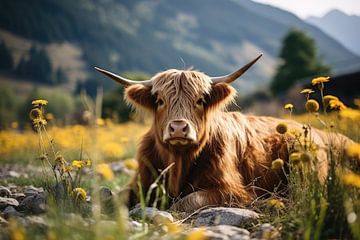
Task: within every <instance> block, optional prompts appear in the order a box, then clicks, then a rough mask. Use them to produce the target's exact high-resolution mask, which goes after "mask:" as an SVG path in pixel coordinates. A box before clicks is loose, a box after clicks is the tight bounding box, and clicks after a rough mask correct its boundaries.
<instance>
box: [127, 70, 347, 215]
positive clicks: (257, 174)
mask: <svg viewBox="0 0 360 240" xmlns="http://www.w3.org/2000/svg"><path fill="white" fill-rule="evenodd" d="M153 80H154V84H153V86H152V87H149V86H142V85H138V84H136V85H132V86H129V87H127V89H126V100H127V101H128V102H130V103H131V104H133V105H134V106H135V107H136V108H139V107H140V108H142V109H146V110H148V111H150V112H152V113H153V115H154V121H153V124H152V126H151V128H150V130H149V131H148V132H147V133H146V134H145V136H144V137H143V139H142V141H141V143H140V147H139V149H138V153H137V159H138V162H139V170H138V176H139V177H140V179H141V183H142V186H143V188H144V190H145V191H147V189H148V188H149V186H150V185H151V183H153V181H154V179H155V176H154V171H155V172H156V173H157V174H159V172H161V171H162V170H163V169H165V168H166V167H167V166H169V165H170V164H172V163H174V165H173V167H171V168H170V170H169V172H168V174H167V181H166V190H167V192H168V194H169V195H170V197H172V198H173V199H175V200H178V199H180V200H178V201H176V202H175V203H174V204H173V205H172V209H174V210H183V211H193V210H195V209H198V208H200V207H202V206H206V205H218V206H220V205H221V206H224V205H232V206H241V205H245V204H247V203H249V202H250V201H251V200H253V199H254V198H255V197H257V196H261V195H263V194H264V193H266V191H272V190H274V187H279V186H280V187H282V186H285V185H286V183H287V182H286V178H285V177H284V175H283V174H282V171H280V172H276V171H273V170H271V169H270V167H271V162H272V161H273V160H275V159H277V158H279V157H280V158H282V159H288V150H287V146H286V142H285V141H284V138H283V136H282V135H280V134H278V133H276V131H275V129H276V126H277V125H278V124H279V123H280V122H285V123H286V124H288V126H289V128H297V129H301V127H302V125H300V124H299V123H297V122H294V121H290V120H280V119H276V118H271V117H256V116H247V115H244V114H242V113H240V112H226V111H224V108H225V107H226V105H227V104H229V103H230V102H231V101H232V100H233V98H234V95H235V90H234V89H233V88H232V87H231V86H230V85H229V84H226V83H217V84H212V82H211V79H210V78H209V77H208V76H206V75H205V74H203V73H200V72H197V71H190V70H189V71H180V70H174V69H171V70H167V71H165V72H162V73H159V74H157V75H155V76H154V77H153ZM174 119H186V121H188V123H189V128H191V129H192V130H193V131H194V132H195V133H196V141H194V142H191V143H190V144H187V145H186V146H174V145H171V144H169V143H167V142H165V141H164V139H163V136H164V132H166V131H167V129H166V128H167V126H168V123H169V122H170V121H172V120H174ZM312 139H313V141H314V142H315V143H316V144H317V145H318V147H319V150H318V155H317V169H318V171H319V177H320V179H324V178H325V177H326V174H327V156H326V151H325V148H326V145H327V143H328V142H327V139H329V138H328V137H327V136H326V135H325V133H322V132H321V131H319V130H315V129H314V130H312ZM336 139H337V140H338V142H337V145H338V146H340V145H341V144H346V143H347V142H348V139H347V138H345V137H343V136H336ZM135 191H137V190H135Z"/></svg>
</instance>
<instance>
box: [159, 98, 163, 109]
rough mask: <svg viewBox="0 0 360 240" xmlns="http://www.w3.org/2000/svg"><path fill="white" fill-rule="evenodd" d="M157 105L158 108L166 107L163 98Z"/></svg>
mask: <svg viewBox="0 0 360 240" xmlns="http://www.w3.org/2000/svg"><path fill="white" fill-rule="evenodd" d="M157 105H158V107H161V106H163V105H164V100H162V99H161V98H159V99H158V100H157Z"/></svg>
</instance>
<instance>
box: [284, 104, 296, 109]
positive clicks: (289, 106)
mask: <svg viewBox="0 0 360 240" xmlns="http://www.w3.org/2000/svg"><path fill="white" fill-rule="evenodd" d="M284 108H285V109H288V110H289V111H292V110H293V108H294V105H292V104H291V103H288V104H285V106H284Z"/></svg>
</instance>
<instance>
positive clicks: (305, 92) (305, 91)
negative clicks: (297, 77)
mask: <svg viewBox="0 0 360 240" xmlns="http://www.w3.org/2000/svg"><path fill="white" fill-rule="evenodd" d="M313 92H314V91H313V90H312V89H310V88H305V89H303V90H301V91H300V93H303V94H311V93H313Z"/></svg>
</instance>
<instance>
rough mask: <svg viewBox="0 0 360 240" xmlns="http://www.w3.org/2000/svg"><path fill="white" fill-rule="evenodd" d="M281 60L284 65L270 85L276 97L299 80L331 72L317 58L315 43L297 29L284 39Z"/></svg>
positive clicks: (280, 67)
mask: <svg viewBox="0 0 360 240" xmlns="http://www.w3.org/2000/svg"><path fill="white" fill-rule="evenodd" d="M280 58H281V59H282V60H283V63H282V64H281V65H280V66H279V67H278V69H277V72H276V74H275V76H274V78H273V80H272V82H271V85H270V88H271V91H272V92H273V93H274V94H275V95H278V94H281V93H284V92H286V91H287V90H288V89H289V88H291V87H292V86H293V85H294V83H295V82H296V81H297V80H299V79H302V78H305V77H309V76H314V75H318V74H327V73H329V72H330V70H331V69H330V67H329V66H327V65H324V64H323V63H322V62H321V61H320V60H319V59H318V58H317V52H316V46H315V41H314V40H313V39H312V38H310V37H309V36H307V35H306V34H305V33H303V32H302V31H300V30H296V29H292V30H290V31H289V33H288V34H287V35H286V36H285V37H284V39H283V42H282V49H281V52H280Z"/></svg>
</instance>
